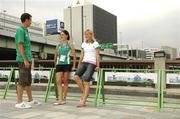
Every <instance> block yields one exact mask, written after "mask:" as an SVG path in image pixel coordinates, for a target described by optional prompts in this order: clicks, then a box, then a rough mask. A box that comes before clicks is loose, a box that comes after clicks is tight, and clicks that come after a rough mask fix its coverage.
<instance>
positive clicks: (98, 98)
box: [0, 68, 180, 111]
mask: <svg viewBox="0 0 180 119" xmlns="http://www.w3.org/2000/svg"><path fill="white" fill-rule="evenodd" d="M0 70H8V71H10V75H9V77H8V79H7V82H6V86H5V89H4V93H3V99H6V97H7V94H8V93H9V87H10V84H11V82H12V80H13V79H14V82H13V83H15V86H16V87H17V79H16V78H15V71H16V70H17V68H1V69H0ZM33 70H47V71H49V72H50V78H49V79H48V83H47V86H46V92H45V94H44V101H45V102H47V101H48V99H49V98H50V92H51V89H52V85H53V87H54V93H55V96H54V97H55V99H58V90H57V84H56V80H55V73H56V72H55V68H41V69H39V68H35V69H33ZM105 72H137V73H149V72H150V73H156V74H157V90H156V93H157V97H156V98H154V99H152V100H141V99H126V98H121V97H118V98H113V97H111V98H108V96H106V95H105V92H104V91H105ZM167 72H171V73H172V72H174V73H180V70H161V69H159V70H153V69H116V68H101V69H100V70H99V72H98V80H97V87H96V92H95V96H93V97H91V98H94V101H93V104H94V106H95V107H98V106H101V105H102V104H115V105H118V104H119V105H130V106H148V107H155V108H156V109H157V110H158V111H162V110H163V109H164V108H175V109H177V108H180V103H174V102H168V101H166V98H165V96H164V92H165V90H164V84H165V83H164V81H165V79H166V73H167ZM72 97H73V99H77V98H79V96H75V95H73V96H72ZM119 101H120V102H119ZM128 102H135V103H134V104H132V103H128ZM144 102H145V104H143V103H144ZM139 103H140V104H139ZM146 103H150V105H149V104H148V105H147V104H146ZM167 104H174V106H168V105H167Z"/></svg>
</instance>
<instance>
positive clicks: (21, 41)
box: [15, 13, 39, 109]
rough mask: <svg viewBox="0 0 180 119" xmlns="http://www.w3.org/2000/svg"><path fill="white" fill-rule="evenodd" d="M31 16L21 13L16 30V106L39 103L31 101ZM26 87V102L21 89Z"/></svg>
mask: <svg viewBox="0 0 180 119" xmlns="http://www.w3.org/2000/svg"><path fill="white" fill-rule="evenodd" d="M31 21H32V16H31V15H30V14H28V13H23V14H22V15H21V26H19V27H18V28H17V30H16V34H15V43H16V61H17V62H18V65H19V82H18V86H17V103H16V105H15V107H16V108H21V109H25V108H31V104H35V103H36V104H39V103H38V102H35V101H33V98H32V93H31V82H32V78H31V42H30V37H29V33H28V29H27V28H28V27H30V25H31ZM24 89H26V92H27V96H28V102H27V103H25V102H23V99H22V97H23V90H24Z"/></svg>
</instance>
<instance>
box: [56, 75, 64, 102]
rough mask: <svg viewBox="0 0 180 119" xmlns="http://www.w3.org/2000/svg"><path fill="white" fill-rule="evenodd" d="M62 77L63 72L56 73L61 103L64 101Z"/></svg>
mask: <svg viewBox="0 0 180 119" xmlns="http://www.w3.org/2000/svg"><path fill="white" fill-rule="evenodd" d="M62 76H63V72H58V73H56V81H57V87H58V94H59V100H60V101H63V90H62Z"/></svg>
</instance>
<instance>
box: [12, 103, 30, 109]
mask: <svg viewBox="0 0 180 119" xmlns="http://www.w3.org/2000/svg"><path fill="white" fill-rule="evenodd" d="M15 107H16V108H19V109H28V108H31V105H29V104H27V103H25V102H21V103H17V104H16V105H15Z"/></svg>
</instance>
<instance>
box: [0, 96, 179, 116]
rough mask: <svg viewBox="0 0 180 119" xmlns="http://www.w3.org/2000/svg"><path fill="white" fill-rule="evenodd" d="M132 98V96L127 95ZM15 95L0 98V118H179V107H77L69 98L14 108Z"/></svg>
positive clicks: (75, 102) (90, 105)
mask: <svg viewBox="0 0 180 119" xmlns="http://www.w3.org/2000/svg"><path fill="white" fill-rule="evenodd" d="M129 98H133V97H129ZM15 99H16V97H11V98H10V97H8V98H7V100H3V99H0V119H180V109H179V110H178V109H166V110H164V111H163V112H158V111H156V110H155V108H148V107H132V106H126V105H124V106H119V105H117V106H111V105H109V106H107V105H105V106H101V107H98V108H95V107H93V106H92V103H91V104H90V102H89V105H88V107H84V108H77V107H76V105H77V103H78V101H77V100H76V101H72V100H69V101H68V102H67V104H66V105H59V106H54V105H53V102H54V99H51V100H49V101H48V103H43V100H42V105H40V106H37V105H34V106H33V107H32V108H31V109H16V108H15V107H14V105H15V102H16V101H15Z"/></svg>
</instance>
